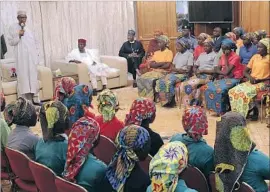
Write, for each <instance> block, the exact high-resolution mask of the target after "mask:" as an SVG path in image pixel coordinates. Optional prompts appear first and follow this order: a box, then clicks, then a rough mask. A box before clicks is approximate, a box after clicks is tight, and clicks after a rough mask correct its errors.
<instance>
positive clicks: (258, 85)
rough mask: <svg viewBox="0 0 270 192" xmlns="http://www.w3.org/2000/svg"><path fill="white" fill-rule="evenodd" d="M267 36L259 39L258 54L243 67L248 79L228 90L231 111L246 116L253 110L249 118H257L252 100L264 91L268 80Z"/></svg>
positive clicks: (269, 65)
mask: <svg viewBox="0 0 270 192" xmlns="http://www.w3.org/2000/svg"><path fill="white" fill-rule="evenodd" d="M269 40H270V39H269V38H265V39H262V40H260V42H259V43H258V54H256V55H254V56H253V57H252V58H251V60H250V61H249V63H248V65H247V66H246V68H245V71H244V75H245V77H246V78H247V79H248V80H249V81H248V82H245V83H241V84H240V85H238V86H236V87H234V88H233V89H231V90H230V91H229V96H230V104H231V109H232V111H236V112H239V113H241V114H242V115H243V116H244V117H247V115H248V112H249V110H250V112H251V111H253V115H252V116H251V120H253V121H256V120H258V115H259V110H258V108H257V106H256V105H255V102H253V101H254V100H253V99H254V98H255V97H256V95H257V94H258V93H259V92H260V91H266V84H267V83H268V82H267V81H269V80H270V58H269V47H270V42H269Z"/></svg>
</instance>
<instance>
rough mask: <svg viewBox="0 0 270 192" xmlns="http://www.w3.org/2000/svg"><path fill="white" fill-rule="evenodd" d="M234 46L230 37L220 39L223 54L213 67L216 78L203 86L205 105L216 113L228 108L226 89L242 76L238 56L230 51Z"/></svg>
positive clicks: (218, 113)
mask: <svg viewBox="0 0 270 192" xmlns="http://www.w3.org/2000/svg"><path fill="white" fill-rule="evenodd" d="M234 46H235V45H234V43H233V42H232V41H231V40H230V39H224V40H223V41H222V45H221V48H222V51H223V55H222V56H221V58H220V60H219V65H218V67H216V68H215V73H216V74H217V75H218V80H215V81H213V82H212V81H211V82H209V83H207V84H206V85H204V86H203V90H204V100H205V101H204V103H205V105H206V106H205V107H206V108H207V109H208V110H210V111H213V112H215V113H216V114H217V115H220V114H222V113H225V112H227V111H228V110H229V109H230V102H229V96H228V91H229V90H230V89H231V88H233V87H234V86H236V85H237V84H238V83H239V82H240V80H241V79H242V77H243V65H241V63H240V57H239V56H238V55H236V53H235V52H233V51H232V48H233V47H234Z"/></svg>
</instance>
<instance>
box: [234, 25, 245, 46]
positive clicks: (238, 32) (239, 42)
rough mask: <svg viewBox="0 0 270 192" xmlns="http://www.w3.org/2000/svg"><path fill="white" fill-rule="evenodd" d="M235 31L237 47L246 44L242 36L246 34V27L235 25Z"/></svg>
mask: <svg viewBox="0 0 270 192" xmlns="http://www.w3.org/2000/svg"><path fill="white" fill-rule="evenodd" d="M233 33H234V34H235V35H236V47H237V48H240V47H242V46H243V45H244V44H243V40H242V36H243V35H244V34H245V31H244V29H243V28H242V27H235V28H234V29H233Z"/></svg>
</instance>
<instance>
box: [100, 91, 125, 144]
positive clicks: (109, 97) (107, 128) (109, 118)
mask: <svg viewBox="0 0 270 192" xmlns="http://www.w3.org/2000/svg"><path fill="white" fill-rule="evenodd" d="M97 101H98V111H99V113H100V114H101V115H100V116H96V117H95V120H96V121H97V122H98V123H99V126H100V134H101V135H104V136H106V137H108V138H109V139H111V140H112V141H115V138H116V136H117V134H118V132H119V131H120V130H121V129H122V128H123V127H124V123H123V122H122V121H121V120H119V119H118V118H117V117H116V116H115V114H116V112H117V111H118V109H119V101H118V98H117V96H116V94H115V93H114V92H112V91H111V90H109V89H105V90H104V91H102V92H101V93H100V94H99V95H98V98H97Z"/></svg>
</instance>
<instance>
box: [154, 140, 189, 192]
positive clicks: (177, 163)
mask: <svg viewBox="0 0 270 192" xmlns="http://www.w3.org/2000/svg"><path fill="white" fill-rule="evenodd" d="M187 163H188V150H187V148H186V146H185V144H183V143H182V142H180V141H174V142H170V143H167V144H166V145H163V146H162V147H161V148H160V149H159V151H158V153H157V154H156V155H155V156H154V158H153V159H152V160H151V162H150V168H149V175H150V178H151V187H152V191H153V192H164V191H166V192H174V191H175V189H176V186H177V183H178V175H179V173H181V172H182V171H183V170H184V169H185V168H186V167H187Z"/></svg>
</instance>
